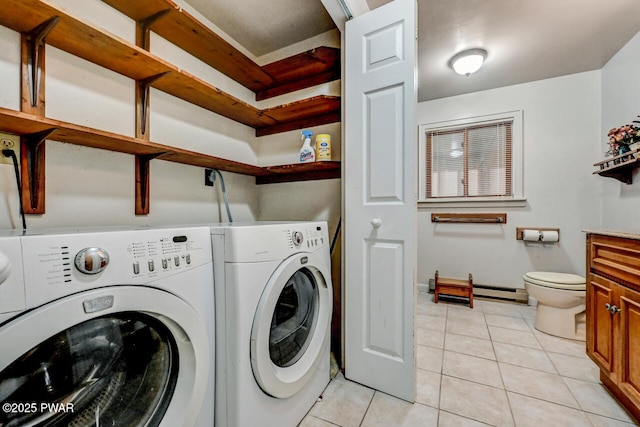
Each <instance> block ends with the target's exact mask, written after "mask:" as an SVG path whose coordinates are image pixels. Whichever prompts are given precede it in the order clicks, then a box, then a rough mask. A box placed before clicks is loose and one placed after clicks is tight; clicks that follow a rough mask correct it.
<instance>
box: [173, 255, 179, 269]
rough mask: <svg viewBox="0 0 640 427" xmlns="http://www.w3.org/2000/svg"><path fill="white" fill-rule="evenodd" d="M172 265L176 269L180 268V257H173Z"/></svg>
mask: <svg viewBox="0 0 640 427" xmlns="http://www.w3.org/2000/svg"><path fill="white" fill-rule="evenodd" d="M173 263H174V264H175V265H176V267H180V257H179V256H178V255H176V256H174V257H173Z"/></svg>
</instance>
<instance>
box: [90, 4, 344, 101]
mask: <svg viewBox="0 0 640 427" xmlns="http://www.w3.org/2000/svg"><path fill="white" fill-rule="evenodd" d="M102 1H104V2H105V3H107V4H108V5H110V6H111V7H113V8H115V9H116V10H118V11H120V12H121V13H123V14H125V15H127V16H128V17H130V18H131V19H133V20H135V21H137V22H140V21H143V20H144V19H146V18H148V17H150V16H153V15H155V14H157V13H159V12H163V11H167V13H166V14H165V15H164V16H162V17H161V18H159V19H157V20H156V21H155V22H154V23H153V24H151V26H150V29H151V30H152V31H154V32H156V33H157V34H159V35H160V36H162V37H163V38H165V39H167V40H168V41H170V42H171V43H173V44H175V45H176V46H178V47H180V48H181V49H183V50H185V51H187V52H189V53H190V54H192V55H193V56H195V57H196V58H199V59H200V60H202V61H203V62H205V63H206V64H209V65H210V66H211V67H213V68H215V69H217V70H218V71H220V72H221V73H223V74H225V75H227V76H228V77H230V78H232V79H233V80H235V81H237V82H238V83H240V84H242V85H243V86H245V87H246V88H249V89H250V90H252V91H253V92H256V93H257V94H258V96H257V97H256V99H258V100H261V99H267V98H270V97H273V96H277V95H281V94H283V93H288V92H293V91H295V90H299V89H303V88H306V87H310V86H314V85H317V84H320V83H326V82H329V81H333V80H336V79H338V78H340V50H339V49H337V48H330V47H319V48H316V49H312V50H309V51H307V52H303V53H300V54H298V55H294V56H292V57H289V58H285V59H283V60H280V61H276V62H273V63H271V64H267V65H265V66H262V67H260V66H259V65H257V64H256V63H255V62H253V61H252V60H251V59H250V58H249V57H247V56H246V55H244V54H243V53H242V52H241V51H240V50H238V49H236V48H235V47H234V46H232V45H231V44H230V43H228V42H227V41H226V40H224V39H223V38H222V37H220V36H218V35H217V34H216V33H215V32H213V31H212V30H211V29H210V28H208V27H207V26H205V25H204V24H202V23H201V22H200V21H198V20H197V19H195V18H194V17H193V16H191V15H190V14H189V13H188V12H187V11H185V10H183V9H182V8H180V6H178V5H176V4H175V3H174V2H173V1H171V0H145V1H144V2H140V1H138V2H133V1H131V0H102Z"/></svg>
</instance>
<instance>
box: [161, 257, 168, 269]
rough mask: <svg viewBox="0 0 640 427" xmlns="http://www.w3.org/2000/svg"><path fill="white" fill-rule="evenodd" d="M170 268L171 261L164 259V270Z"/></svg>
mask: <svg viewBox="0 0 640 427" xmlns="http://www.w3.org/2000/svg"><path fill="white" fill-rule="evenodd" d="M168 267H169V261H167V259H166V258H162V268H164V269H165V270H166V269H167V268H168Z"/></svg>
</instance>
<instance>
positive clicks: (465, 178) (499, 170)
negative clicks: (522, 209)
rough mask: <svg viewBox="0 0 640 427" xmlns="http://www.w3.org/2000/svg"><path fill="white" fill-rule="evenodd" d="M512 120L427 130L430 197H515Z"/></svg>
mask: <svg viewBox="0 0 640 427" xmlns="http://www.w3.org/2000/svg"><path fill="white" fill-rule="evenodd" d="M511 128H512V122H511V121H499V122H492V123H483V124H474V125H469V126H465V127H460V128H456V129H442V130H430V131H427V133H426V153H427V155H426V170H427V173H426V187H427V188H426V194H427V198H447V197H449V198H452V197H457V198H459V197H468V198H473V197H496V196H512V195H513V191H512V160H511V159H512V129H511Z"/></svg>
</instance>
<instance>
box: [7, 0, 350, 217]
mask: <svg viewBox="0 0 640 427" xmlns="http://www.w3.org/2000/svg"><path fill="white" fill-rule="evenodd" d="M103 1H104V2H105V3H107V4H109V5H110V6H112V7H114V8H116V9H117V10H119V11H121V12H122V13H124V14H125V15H127V16H129V17H131V18H132V19H134V20H135V21H136V23H137V26H136V44H132V43H129V42H127V41H125V40H123V39H121V38H119V37H117V36H115V35H113V34H110V33H108V32H106V31H104V30H102V29H100V28H99V27H98V26H95V25H92V24H89V23H87V22H84V21H83V20H81V19H79V18H76V17H74V16H72V15H70V14H68V13H67V12H65V11H64V10H63V9H61V8H58V7H57V6H55V5H53V4H51V3H49V2H47V1H45V0H3V2H2V6H3V9H2V14H0V25H2V26H5V27H7V28H10V29H12V30H14V31H18V32H20V33H21V35H22V37H21V66H22V82H21V99H22V103H21V112H16V111H12V110H8V109H3V108H0V130H2V131H6V132H9V133H13V134H17V135H20V137H21V142H22V147H23V148H22V150H21V160H22V162H21V163H22V166H21V167H22V186H23V189H24V191H23V197H22V199H23V202H24V204H25V212H26V213H29V214H43V213H45V209H44V195H45V192H44V184H45V182H44V176H45V173H44V171H45V161H44V159H45V144H44V141H45V140H47V139H50V140H54V141H61V142H67V143H71V144H77V145H82V146H86V147H93V148H101V149H106V150H111V151H117V152H122V153H128V154H132V155H135V156H136V183H135V184H136V203H135V206H136V214H138V215H140V214H147V213H149V203H148V194H149V174H150V172H149V171H150V168H149V163H150V161H151V160H153V159H160V160H167V161H173V162H178V163H183V164H188V165H193V166H201V167H205V168H213V169H220V170H223V171H228V172H234V173H240V174H245V175H251V176H255V177H256V183H257V184H266V183H274V182H289V181H299V180H313V179H328V178H338V177H340V163H339V162H326V163H313V164H309V165H283V166H275V167H268V168H264V167H259V166H254V165H249V164H245V163H240V162H235V161H232V160H227V159H222V158H219V157H215V156H209V155H205V154H201V153H195V152H192V151H189V150H183V149H180V148H176V147H170V146H165V145H161V144H157V143H153V142H151V141H149V138H148V132H147V131H148V125H149V116H148V108H149V90H150V88H151V87H153V88H155V89H158V90H161V91H163V92H166V93H168V94H170V95H172V96H175V97H177V98H180V99H182V100H184V101H187V102H189V103H192V104H194V105H198V106H200V107H202V108H204V109H207V110H209V111H211V112H214V113H217V114H220V115H222V116H225V117H227V118H229V119H231V120H234V121H237V122H239V123H242V124H244V125H246V126H250V127H252V128H254V129H255V132H256V136H265V135H271V134H274V133H280V132H286V131H291V130H295V129H301V128H307V127H312V126H318V125H323V124H328V123H336V122H339V121H340V120H341V114H340V106H341V101H340V97H337V96H323V95H321V96H315V97H312V98H308V99H302V100H298V101H295V102H290V103H287V104H284V105H279V106H276V107H272V108H268V109H262V110H261V109H258V108H256V107H254V106H253V105H250V104H248V103H246V102H243V101H242V100H240V99H238V98H236V97H234V96H232V95H230V94H228V93H225V92H223V91H222V90H221V89H219V88H217V87H215V86H213V85H211V84H209V83H208V82H206V81H204V80H202V79H200V78H198V77H196V76H194V75H191V74H189V73H188V72H186V71H184V70H182V69H180V68H178V67H176V66H175V65H172V64H170V63H168V62H167V61H165V60H163V59H161V58H159V57H157V56H155V55H153V54H152V53H150V52H149V40H150V31H152V30H153V31H155V32H156V33H158V34H159V35H160V36H162V37H164V38H166V39H167V40H169V41H170V42H172V43H174V44H175V45H177V46H178V47H179V48H181V49H183V50H185V51H187V52H189V53H191V54H192V55H194V56H195V57H197V58H199V59H201V60H202V61H204V62H205V63H207V64H209V65H210V66H211V67H213V68H215V69H217V70H219V71H221V72H222V73H224V74H226V75H227V76H229V77H231V78H232V79H234V80H236V81H238V82H239V83H241V84H243V85H244V86H246V87H247V88H249V89H251V90H252V91H254V92H255V93H256V99H258V100H261V99H266V98H269V97H273V96H276V95H281V94H284V93H288V92H293V91H296V90H299V89H303V88H306V87H310V86H314V85H318V84H321V83H325V82H329V81H332V80H335V79H338V78H340V51H339V49H334V48H327V47H319V48H316V49H313V50H310V51H307V52H304V53H301V54H298V55H294V56H292V57H290V58H286V59H283V60H281V61H277V62H274V63H272V64H268V65H265V66H263V67H260V66H258V65H257V64H255V63H254V62H253V61H252V60H251V59H249V58H248V57H247V56H246V55H244V54H243V53H242V52H240V51H239V50H237V49H236V48H234V47H233V46H231V45H230V44H229V43H227V42H226V41H225V40H223V39H222V38H221V37H219V36H218V35H217V34H215V33H214V32H213V31H211V30H210V29H209V28H207V27H206V26H205V25H203V24H202V23H200V22H199V21H198V20H196V19H195V18H193V17H192V16H191V15H189V14H188V13H187V12H185V11H183V10H182V9H181V8H180V7H178V6H177V5H176V4H175V3H173V2H172V1H171V0H142V1H136V2H131V1H128V0H126V1H125V0H103ZM45 44H49V45H51V46H54V47H56V48H58V49H61V50H63V51H65V52H67V53H70V54H72V55H75V56H77V57H79V58H82V59H84V60H86V61H89V62H92V63H94V64H97V65H99V66H102V67H104V68H106V69H109V70H111V71H114V72H116V73H118V74H121V75H123V76H126V77H128V78H130V79H133V80H135V83H136V135H135V137H128V136H123V135H118V134H114V133H110V132H105V131H102V130H99V129H92V128H88V127H85V126H80V125H76V124H73V123H66V122H62V121H58V120H52V119H48V118H47V117H46V111H45V108H44V101H45V99H44V90H43V87H44V75H45V61H44V58H45Z"/></svg>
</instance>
